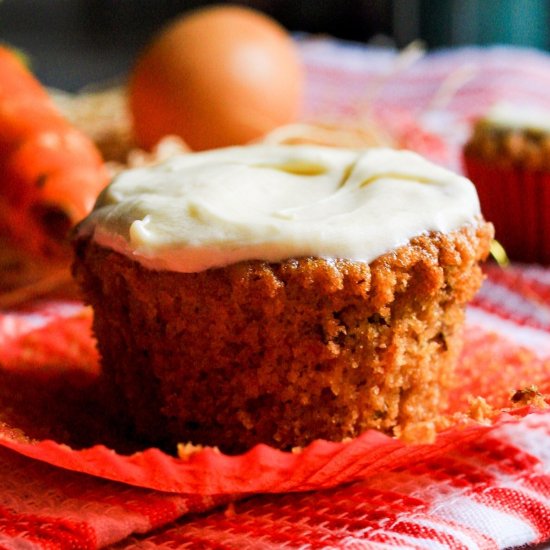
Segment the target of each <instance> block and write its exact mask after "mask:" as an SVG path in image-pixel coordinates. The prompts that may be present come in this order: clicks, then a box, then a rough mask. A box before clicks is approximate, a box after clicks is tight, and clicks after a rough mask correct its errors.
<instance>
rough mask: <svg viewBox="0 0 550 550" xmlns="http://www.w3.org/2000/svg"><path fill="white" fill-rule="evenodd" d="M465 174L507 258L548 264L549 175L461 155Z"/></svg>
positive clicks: (549, 225) (549, 260) (549, 240)
mask: <svg viewBox="0 0 550 550" xmlns="http://www.w3.org/2000/svg"><path fill="white" fill-rule="evenodd" d="M464 168H465V172H466V175H467V176H468V177H469V178H470V179H471V180H472V181H473V183H474V184H475V186H476V189H477V193H478V195H479V201H480V204H481V211H482V212H483V215H484V216H485V218H486V219H487V220H488V221H490V222H492V223H493V224H494V226H495V238H496V239H497V240H498V241H499V242H500V243H501V244H502V245H503V246H504V248H505V250H506V252H507V254H508V256H509V257H510V259H512V260H515V261H518V262H525V263H540V264H544V265H550V173H546V172H541V171H529V170H525V169H521V168H513V167H505V166H498V165H491V164H489V163H487V162H484V161H482V160H480V159H477V158H473V157H470V156H467V155H465V156H464Z"/></svg>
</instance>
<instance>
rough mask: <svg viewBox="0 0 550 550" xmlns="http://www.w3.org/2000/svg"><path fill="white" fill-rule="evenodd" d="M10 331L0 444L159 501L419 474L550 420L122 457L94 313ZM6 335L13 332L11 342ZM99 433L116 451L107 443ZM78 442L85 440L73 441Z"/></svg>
mask: <svg viewBox="0 0 550 550" xmlns="http://www.w3.org/2000/svg"><path fill="white" fill-rule="evenodd" d="M5 321H6V316H4V323H3V324H0V364H2V369H0V370H1V371H2V377H3V379H1V380H0V386H1V387H2V388H3V390H2V393H1V395H0V399H1V401H0V409H1V410H2V415H1V416H0V444H1V445H3V446H4V447H7V448H9V449H12V450H13V451H16V452H18V453H21V454H23V455H25V456H27V457H32V458H34V459H37V460H41V461H43V462H47V463H49V464H52V465H55V466H58V467H60V468H65V469H68V470H72V471H77V472H82V473H86V474H91V475H94V476H99V477H102V478H106V479H110V480H114V481H118V482H122V483H127V484H131V485H135V486H140V487H145V488H151V489H156V490H161V491H169V492H179V493H187V494H200V495H214V494H217V495H223V494H250V493H268V492H272V493H279V492H288V491H305V490H313V489H321V488H327V487H331V486H335V485H338V484H342V483H345V482H350V481H352V480H355V479H358V478H359V477H363V476H365V475H372V474H376V473H379V472H383V471H388V470H390V469H392V470H393V469H395V468H398V467H402V466H407V465H409V466H410V465H413V464H415V463H418V462H419V461H423V460H426V459H427V458H429V457H430V456H431V455H432V454H434V455H435V454H437V453H440V452H441V451H442V449H449V450H451V449H453V448H458V447H460V446H461V445H463V444H465V443H467V442H468V441H472V440H475V439H476V438H478V437H480V436H481V435H482V434H483V433H485V432H487V431H490V430H495V429H497V428H498V427H499V426H501V425H502V424H504V423H510V422H516V421H517V420H518V419H520V418H521V417H523V416H525V415H527V414H535V413H540V414H549V413H548V411H537V410H535V409H534V408H532V407H522V408H519V409H516V410H511V411H510V412H508V413H505V412H501V413H500V414H499V415H497V416H496V417H495V418H494V419H493V421H492V422H488V421H487V420H482V421H481V422H479V423H476V422H473V421H471V420H466V416H465V415H462V416H461V417H460V420H457V424H456V425H455V426H453V427H451V428H449V429H447V430H445V431H443V432H441V433H439V434H438V436H437V438H436V441H435V442H434V443H433V444H422V445H419V444H405V443H403V442H401V441H400V440H398V439H395V438H392V437H389V436H386V435H384V434H381V433H379V432H376V431H368V432H366V433H364V434H362V435H361V436H360V437H357V438H355V439H353V440H350V441H347V442H342V443H332V442H327V441H315V442H313V443H312V444H311V445H309V446H308V447H307V448H305V449H303V450H302V451H301V452H294V453H293V452H282V451H279V450H276V449H273V448H270V447H268V446H266V445H258V446H256V447H254V448H253V449H251V450H250V451H248V452H247V453H245V454H242V455H239V456H227V455H224V454H222V453H219V452H218V451H217V450H216V449H212V448H204V449H198V450H196V451H195V452H192V453H191V454H189V456H187V457H186V458H177V457H175V456H171V455H169V454H166V453H164V452H163V451H161V450H159V449H155V448H148V449H139V450H138V451H137V452H123V451H121V450H120V449H124V448H125V442H124V441H122V439H123V438H124V435H121V434H117V433H116V431H114V432H113V431H112V430H110V428H111V426H110V419H109V418H108V416H102V408H101V403H100V402H99V401H94V398H95V394H96V390H97V386H96V385H95V384H96V381H97V377H98V367H97V355H96V352H95V346H94V342H93V339H92V338H91V336H90V315H89V313H88V312H86V311H85V310H84V309H83V310H82V311H81V312H77V313H76V314H72V315H69V316H68V317H65V318H61V319H58V320H56V321H54V322H50V323H48V324H47V325H46V326H44V327H40V328H38V329H36V330H31V331H27V332H26V333H25V334H23V335H18V334H17V330H13V323H11V324H10V323H9V322H8V323H6V322H5ZM7 326H11V327H12V329H11V334H8V333H9V332H10V331H7V329H6V327H7ZM2 330H3V331H4V334H3V335H2V334H1V332H2ZM473 332H475V333H476V335H477V341H474V340H475V339H473V340H472V346H471V347H472V348H473V349H477V351H476V352H473V353H470V356H469V358H468V357H466V359H464V360H463V362H462V363H463V365H464V369H463V372H464V373H467V372H470V373H472V372H475V364H476V361H477V362H478V363H479V357H480V355H479V353H480V352H479V350H480V349H483V346H484V345H486V344H484V343H483V342H484V341H482V340H480V338H479V333H478V332H476V331H473ZM2 336H3V338H2ZM487 342H488V344H487V345H488V346H489V347H488V348H487V349H486V350H485V352H486V353H488V354H491V355H494V353H493V351H492V350H491V346H493V347H494V346H495V345H496V344H498V340H496V341H495V339H494V338H493V340H492V341H491V340H490V338H489V339H488V340H487ZM485 352H484V353H485ZM476 354H477V355H476ZM512 355H513V353H512ZM522 357H523V356H522ZM516 359H517V358H512V359H510V357H508V358H507V359H506V360H508V362H510V361H512V362H513V361H516ZM539 366H540V368H539V370H538V375H539V376H543V375H544V373H545V372H548V371H547V370H546V369H547V367H548V365H547V364H540V365H539ZM499 371H500V372H498V374H497V373H496V371H495V376H498V377H499V378H502V369H499ZM514 377H516V374H514ZM487 384H488V385H489V386H490V385H491V384H493V382H492V380H490V379H487ZM478 385H479V380H473V379H472V380H470V386H471V387H474V386H478ZM467 393H468V385H465V386H464V387H463V389H462V390H461V393H460V395H459V394H457V393H455V396H454V403H455V406H457V407H459V406H462V407H464V406H465V403H466V394H467ZM495 399H496V400H495V401H494V404H499V403H501V402H504V401H503V400H502V396H501V398H500V399H501V400H500V402H499V401H498V399H499V398H495ZM50 429H51V431H50ZM94 430H95V432H96V433H97V434H99V435H97V437H96V440H95V441H96V443H95V444H93V445H91V446H88V447H87V446H86V444H87V443H88V442H89V441H93V439H86V437H84V436H82V432H86V433H87V434H90V433H93V432H94ZM102 430H104V433H105V440H106V441H108V442H109V443H111V444H109V445H108V444H106V441H101V438H102V434H103V432H102ZM77 432H81V433H80V435H78V436H76V437H75V433H77ZM111 432H112V433H111ZM79 437H80V439H79ZM117 438H118V439H117ZM67 443H68V444H67ZM114 448H117V451H118V452H117V451H115V450H114ZM126 448H128V449H131V448H132V446H131V445H130V446H126ZM133 449H134V450H135V449H136V447H133Z"/></svg>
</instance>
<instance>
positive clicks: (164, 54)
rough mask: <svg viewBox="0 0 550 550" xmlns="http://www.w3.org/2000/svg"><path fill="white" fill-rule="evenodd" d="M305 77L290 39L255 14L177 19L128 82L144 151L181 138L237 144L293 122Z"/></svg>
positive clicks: (217, 11) (200, 145)
mask: <svg viewBox="0 0 550 550" xmlns="http://www.w3.org/2000/svg"><path fill="white" fill-rule="evenodd" d="M303 80H304V78H303V71H302V66H301V63H300V59H299V56H298V53H297V51H296V48H295V44H294V43H293V41H292V39H291V37H290V36H289V34H288V33H287V32H286V30H285V29H284V28H282V27H281V26H280V25H279V24H278V23H276V22H275V21H273V20H272V19H270V18H269V17H268V16H266V15H263V14H261V13H259V12H256V11H254V10H251V9H249V8H244V7H238V6H214V7H208V8H203V9H201V10H198V11H195V12H193V13H191V14H189V15H184V16H183V17H181V18H179V19H176V20H175V21H174V22H172V23H171V24H170V25H169V26H168V27H167V28H165V29H164V30H163V31H162V32H161V33H160V34H159V35H158V36H157V37H156V38H155V39H154V40H153V41H152V42H151V44H150V45H149V47H148V48H146V49H145V51H144V52H143V54H142V55H141V56H140V57H139V58H138V60H137V63H136V65H135V66H134V68H133V71H132V73H131V78H130V82H129V96H130V109H131V112H132V116H133V121H134V128H135V135H136V140H137V142H138V144H139V145H140V146H141V147H144V148H146V149H150V148H151V147H153V146H154V145H155V144H156V143H157V142H158V141H159V139H161V138H162V137H164V136H166V135H168V134H172V135H177V136H180V137H181V138H182V139H183V140H185V141H186V142H187V143H188V144H189V146H190V147H191V148H192V149H195V150H202V149H211V148H216V147H223V146H229V145H238V144H243V143H246V142H249V141H251V140H254V139H256V138H258V137H260V136H262V135H264V134H265V133H267V132H269V131H271V130H273V129H274V128H276V127H277V126H280V125H282V124H288V123H289V122H292V121H295V120H296V118H297V116H298V113H299V110H300V103H301V98H302V89H303Z"/></svg>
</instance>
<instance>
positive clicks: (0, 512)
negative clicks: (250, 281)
mask: <svg viewBox="0 0 550 550" xmlns="http://www.w3.org/2000/svg"><path fill="white" fill-rule="evenodd" d="M300 47H301V51H302V53H303V56H304V59H305V61H306V66H307V69H308V76H309V88H308V101H307V112H306V113H305V116H306V117H309V118H314V117H318V116H320V114H323V115H326V114H327V113H333V114H334V113H335V114H341V113H347V114H349V113H351V112H352V111H353V110H354V109H356V108H357V105H359V104H361V105H364V104H365V98H367V99H368V101H370V102H371V104H372V105H371V107H372V109H374V110H377V111H380V110H382V111H386V115H388V114H389V115H391V116H393V114H394V113H396V119H398V118H400V117H401V118H400V119H401V121H402V122H403V126H402V128H405V127H406V128H405V129H406V131H407V132H410V131H411V129H412V128H413V125H412V124H411V125H410V126H408V127H407V124H408V122H407V121H408V119H407V116H409V115H410V116H411V117H412V118H411V120H414V122H415V123H416V124H420V126H421V127H420V129H418V128H417V130H418V131H417V133H416V135H412V134H409V135H408V139H410V142H411V144H416V145H417V148H418V149H420V150H423V152H427V153H428V154H429V153H430V152H432V153H433V154H434V155H433V156H434V157H437V158H438V159H439V160H440V161H444V162H446V163H448V164H449V165H451V166H453V165H454V166H458V153H459V146H460V140H461V139H463V137H464V135H465V132H466V128H467V124H468V122H469V120H470V119H471V117H472V116H475V115H476V114H477V113H478V112H479V111H480V110H482V109H484V108H485V107H486V106H488V105H489V104H490V103H491V102H492V101H494V100H495V99H499V98H501V97H503V96H509V97H520V98H525V99H526V100H530V101H539V102H541V103H542V102H549V103H550V99H547V98H545V97H544V95H545V94H544V90H545V89H546V84H547V82H548V81H549V80H550V58H547V57H546V56H545V55H543V54H541V53H537V52H533V51H518V50H507V49H493V50H481V49H471V50H460V51H453V52H448V53H441V54H437V55H429V56H425V57H423V58H421V59H419V60H417V61H416V62H415V63H413V64H410V63H409V62H405V61H403V58H402V57H401V58H398V57H397V56H396V54H394V53H392V52H387V51H372V50H368V49H365V48H363V47H359V46H352V45H347V46H345V45H342V44H341V43H336V42H334V41H326V40H324V41H306V42H304V43H302V44H301V46H300ZM442 88H447V89H452V91H453V92H454V93H453V94H449V93H447V92H445V93H447V97H445V98H444V100H443V96H444V95H445V94H444V93H443V92H442ZM369 90H376V93H374V92H369ZM369 93H370V95H369ZM413 134H414V133H413ZM434 135H435V138H436V139H435V141H434ZM413 138H414V139H413ZM415 139H416V141H415ZM438 140H440V141H441V144H443V148H442V147H440V146H439V145H441V144H439V145H437V147H433V144H434V143H436V142H438ZM88 329H89V317H88V314H87V313H86V312H85V311H83V310H82V309H81V307H80V305H79V304H74V303H72V304H71V303H51V302H50V303H47V304H38V305H37V306H36V307H35V308H34V309H27V310H25V311H19V312H4V313H2V314H0V365H2V368H1V369H0V375H1V377H0V384H3V388H2V386H1V385H0V398H1V399H3V401H1V400H0V404H1V405H2V406H4V407H5V408H4V410H1V411H0V434H1V437H0V549H27V548H28V549H32V548H39V549H46V548H47V549H66V548H67V549H68V548H75V549H77V548H78V549H80V548H82V549H84V548H91V549H92V548H98V547H108V546H110V547H111V548H117V549H129V548H144V549H153V548H166V549H168V548H170V549H173V548H197V549H198V548H216V549H221V548H236V549H240V548H258V549H271V548H288V549H309V548H312V549H313V548H367V549H369V548H372V549H383V548H409V549H417V548H419V549H436V548H437V549H439V548H451V549H455V548H457V549H459V548H460V549H461V548H464V549H478V548H482V549H493V548H494V549H498V548H513V547H519V546H523V545H535V544H540V543H543V542H545V541H550V410H549V409H544V408H535V407H522V408H518V409H514V408H511V409H510V410H509V411H508V412H507V413H505V414H502V415H501V416H499V418H498V420H497V421H496V422H494V423H493V424H488V423H487V424H485V423H483V422H480V423H479V424H477V423H465V424H464V425H460V426H458V427H455V428H454V429H453V430H451V431H450V432H445V433H443V434H442V435H441V436H440V437H439V438H438V440H437V441H436V443H435V444H433V445H424V446H409V447H403V446H399V445H393V443H391V442H389V443H388V441H387V439H389V438H381V439H380V440H379V442H380V452H377V449H376V448H365V449H364V450H363V451H361V447H360V445H359V443H360V441H357V442H352V443H350V444H349V446H348V447H342V448H340V447H337V449H338V452H332V450H331V449H333V448H332V447H329V448H325V447H321V448H319V449H318V452H317V454H318V455H319V454H323V453H325V454H324V455H323V456H325V458H326V460H325V462H324V463H323V462H322V461H321V462H318V463H317V464H319V467H318V469H317V470H316V471H309V470H307V468H305V466H304V463H307V455H306V458H301V457H300V456H298V457H293V458H292V460H294V461H295V462H293V463H295V464H297V465H298V467H304V470H303V471H298V472H297V471H296V470H292V471H290V470H289V471H288V472H287V474H288V476H287V477H288V479H289V480H292V479H294V478H296V479H298V480H299V484H298V485H297V486H294V487H292V488H293V489H294V492H279V491H278V487H279V488H280V489H281V490H282V489H284V488H285V487H287V486H288V485H287V486H285V479H286V478H285V473H284V468H283V467H282V465H283V463H284V462H285V461H286V460H287V458H285V457H283V455H282V454H281V455H277V454H269V453H264V454H258V455H257V456H258V457H260V458H261V457H263V458H265V462H263V463H262V464H260V467H261V469H262V475H264V476H266V478H267V480H268V481H269V475H270V471H273V472H277V476H279V477H276V476H275V474H273V477H272V479H271V481H272V483H271V485H270V484H269V483H267V484H266V485H264V486H263V487H264V489H263V490H260V489H257V490H250V491H247V492H246V494H242V492H239V491H237V490H234V491H223V483H221V484H220V485H219V486H218V487H219V490H218V492H217V493H216V491H201V490H194V491H191V490H187V491H186V492H181V490H180V491H174V490H172V491H171V492H169V491H168V490H164V491H161V490H158V488H157V489H151V488H144V487H136V486H132V485H130V484H128V483H122V480H128V479H129V478H132V476H134V477H133V478H132V479H138V478H137V477H136V476H137V475H138V474H139V468H140V467H142V466H140V463H139V462H135V463H132V465H131V466H129V463H125V464H126V466H125V467H124V468H122V467H121V468H120V469H118V470H117V467H119V466H120V464H121V461H120V460H118V458H120V457H119V456H118V455H116V453H114V451H108V450H106V449H103V450H101V452H100V451H99V450H98V451H97V452H98V455H99V456H101V457H103V458H104V457H105V456H107V455H109V456H111V458H112V460H111V461H107V462H108V464H109V465H110V467H111V470H110V471H106V470H101V464H94V463H93V462H90V463H88V470H84V471H89V472H90V471H97V472H98V473H100V474H101V475H90V474H86V473H82V468H80V470H81V471H76V470H79V467H80V464H81V462H82V461H83V460H84V458H83V457H84V454H85V453H86V451H79V452H73V451H70V450H69V449H68V448H66V447H63V446H62V445H59V444H58V443H44V442H41V441H40V440H41V439H44V438H47V437H52V438H53V439H56V437H57V436H59V438H60V441H64V439H63V437H64V432H63V429H66V430H67V431H69V432H70V431H71V429H74V426H73V427H71V425H70V420H71V419H67V418H64V417H63V416H57V417H56V416H55V414H54V413H55V411H51V410H50V409H52V408H53V409H55V408H56V407H59V410H60V411H61V413H63V412H64V411H65V412H66V411H73V412H74V411H76V410H77V407H78V406H79V405H81V408H82V409H83V410H84V409H85V407H86V394H85V391H83V390H82V388H83V387H84V388H85V387H86V386H85V384H86V381H85V380H83V379H85V378H86V376H84V375H88V374H89V375H90V376H93V375H94V373H95V372H96V371H95V369H96V368H97V364H96V356H95V352H94V350H93V342H92V341H91V339H90V338H89V337H88V336H87V332H86V331H87V330H88ZM46 344H47V345H46ZM76 364H78V367H79V372H80V374H82V375H83V379H81V378H82V377H81V378H78V377H75V378H74V379H71V380H70V384H74V388H75V389H74V396H75V397H74V403H71V393H70V392H69V393H67V392H65V393H63V391H62V389H63V380H64V379H65V378H66V377H67V375H68V374H69V370H70V367H71V365H73V366H74V365H76ZM41 369H42V370H43V372H42V371H41ZM29 372H32V374H33V377H35V378H36V379H37V380H38V383H37V384H36V386H37V387H36V388H29V387H27V384H25V386H24V387H23V386H22V385H19V386H18V385H17V384H18V381H21V380H28V379H25V377H24V375H25V373H27V374H28V373H29ZM52 372H54V374H55V375H56V377H57V378H55V377H54V378H55V380H56V384H57V385H58V387H56V388H57V389H56V390H55V391H58V389H59V392H60V393H58V394H56V393H55V391H54V392H53V393H52V395H53V397H54V400H53V401H52V402H51V403H45V404H44V403H41V402H40V400H39V399H38V397H39V396H41V395H42V394H41V393H40V389H41V388H40V386H41V385H42V386H43V385H45V384H46V382H45V381H47V380H50V381H51V379H52V378H51V376H50V378H48V376H46V375H47V374H48V373H49V374H51V373H52ZM42 375H44V378H43V380H44V382H43V381H42ZM458 375H459V377H461V378H462V384H461V391H460V392H457V393H456V394H455V395H453V396H452V397H451V401H452V403H453V407H454V408H455V410H462V409H464V408H467V403H466V397H467V394H468V393H471V394H472V395H477V396H483V397H485V398H486V400H487V402H488V403H489V404H490V405H492V406H494V407H495V408H498V409H501V408H504V407H510V406H511V402H510V401H509V391H510V390H514V389H519V388H524V387H526V386H530V385H532V384H536V385H537V387H538V391H539V392H540V393H542V394H550V268H542V267H537V266H513V267H511V268H508V269H505V270H503V269H500V268H496V267H494V266H490V267H489V268H488V278H487V281H486V283H485V285H484V287H483V288H482V290H481V292H480V293H479V295H478V297H477V298H476V299H475V301H474V302H473V303H472V305H471V306H470V307H469V309H468V315H467V328H466V345H465V349H464V353H463V357H462V359H461V363H460V366H459V369H458ZM19 383H20V384H21V382H19ZM71 387H72V386H71ZM33 392H34V393H33ZM29 395H31V396H32V395H34V396H36V397H37V399H34V400H30V399H29ZM57 395H59V396H63V398H60V399H58V400H57V401H58V402H57V403H56V401H55V397H56V396H57ZM8 398H9V399H8ZM6 399H7V401H6ZM6 403H9V406H6ZM18 408H19V409H21V408H26V409H27V410H26V411H24V412H25V413H26V414H23V415H20V417H19V416H18V415H17V412H18ZM50 414H51V418H50ZM33 415H34V416H33ZM18 418H21V419H22V420H21V423H18V421H17V419H18ZM29 419H31V421H32V422H35V423H36V425H37V426H38V425H40V429H37V430H36V431H35V432H33V433H31V432H32V426H31V425H30V424H28V425H26V424H25V423H24V421H25V420H27V421H28V420H29ZM50 421H51V423H52V426H50V427H51V432H48V429H47V428H48V422H50ZM78 421H79V422H80V421H82V422H89V423H90V424H89V425H90V430H91V429H92V428H93V425H94V424H93V422H99V423H101V419H100V418H99V419H98V418H92V419H90V418H87V417H85V416H83V417H82V419H80V417H78ZM64 422H67V426H66V427H63V426H61V428H63V429H60V426H59V424H60V423H61V424H63V423H64ZM53 424H56V425H53ZM40 430H42V431H40ZM24 434H26V435H30V437H32V438H34V439H35V440H33V441H30V442H29V441H28V440H27V439H25V438H24V437H23V435H24ZM52 434H53V435H52ZM20 440H21V441H22V443H21V444H20V443H18V442H19V441H20ZM369 441H371V440H370V439H369ZM14 449H15V450H14ZM29 449H31V450H32V449H38V451H37V453H36V455H33V456H35V457H34V458H30V457H29V456H24V455H23V454H22V452H26V451H27V450H29ZM358 449H359V451H358ZM19 451H21V452H19ZM352 451H353V452H355V453H356V454H354V455H353V454H352ZM360 451H361V452H360ZM54 452H55V453H58V455H55V454H49V453H54ZM40 453H43V456H41V455H40ZM62 453H65V455H64V456H65V458H64V459H63V460H67V459H66V457H67V456H73V455H74V457H75V458H74V461H73V462H70V461H69V460H67V461H66V462H63V464H64V466H65V467H60V465H59V464H60V463H59V462H57V464H58V465H57V466H56V465H55V464H56V461H55V460H51V457H52V456H54V457H55V456H59V455H60V454H62ZM27 454H28V453H27ZM31 454H32V453H31ZM92 454H93V452H92ZM155 456H156V458H155V457H153V458H152V459H151V461H150V462H147V464H146V466H145V468H148V469H149V470H150V471H149V473H150V474H151V478H152V479H153V481H154V479H155V478H157V479H159V480H160V479H163V478H166V477H167V478H170V476H175V475H177V474H176V473H174V472H177V467H178V465H177V462H178V461H177V459H172V460H173V462H167V460H168V459H167V458H166V457H160V456H157V455H155ZM350 456H352V457H353V460H352V459H350ZM117 457H118V458H117ZM277 457H280V461H281V463H280V464H279V463H278V462H277V460H278V458H277ZM103 458H102V459H103ZM268 459H270V460H272V461H271V462H269V460H268ZM46 460H47V462H46ZM209 460H210V458H208V457H207V459H205V461H204V465H203V466H204V467H205V468H207V467H208V466H207V463H208V461H209ZM237 460H238V459H237ZM288 460H290V459H288ZM79 461H80V462H79ZM48 462H50V463H48ZM211 463H212V464H216V462H215V458H214V459H212V462H211ZM155 464H156V465H157V466H158V471H155V470H154V468H155V466H154V465H155ZM166 464H169V467H167V466H166ZM231 464H234V463H233V462H228V463H227V464H226V465H225V466H224V467H225V468H226V469H227V471H228V472H229V473H231V468H232V467H233V466H231ZM235 464H237V463H235ZM306 465H307V464H306ZM94 468H96V470H94ZM100 470H101V471H100ZM226 473H227V472H226ZM233 473H234V474H235V476H236V479H237V480H236V481H233V483H234V484H235V485H232V487H239V486H242V487H247V488H250V487H254V479H252V480H251V479H246V472H245V473H244V474H245V475H244V476H242V475H241V477H239V476H237V475H236V474H237V471H236V469H235V471H234V472H233ZM254 475H255V474H253V473H250V476H251V477H253V476H254ZM107 478H109V479H107ZM117 479H118V480H119V481H115V480H117ZM228 479H229V478H228ZM346 480H347V481H348V482H347V483H343V481H346ZM191 481H192V480H189V483H188V485H187V486H188V487H190V488H191V487H192V483H191ZM331 481H332V482H331ZM334 483H336V486H333V485H334ZM152 485H154V483H153V484H152ZM212 486H216V485H215V484H213V485H212ZM300 487H301V488H303V489H304V491H302V492H295V491H296V489H299V488H300ZM166 489H169V487H166ZM305 489H307V491H306V490H305ZM260 492H261V493H263V494H258V493H260ZM266 492H268V493H269V494H266ZM277 493H279V494H277Z"/></svg>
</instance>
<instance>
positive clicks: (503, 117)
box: [483, 103, 550, 133]
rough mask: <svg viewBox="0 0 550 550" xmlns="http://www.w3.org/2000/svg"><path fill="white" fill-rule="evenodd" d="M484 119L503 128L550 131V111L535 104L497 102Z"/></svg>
mask: <svg viewBox="0 0 550 550" xmlns="http://www.w3.org/2000/svg"><path fill="white" fill-rule="evenodd" d="M483 121H484V122H487V123H489V124H491V125H494V126H499V127H502V128H511V129H518V130H523V129H526V130H532V131H534V132H540V133H548V132H550V111H548V110H547V109H546V110H545V109H542V108H540V107H536V106H533V105H525V104H524V105H516V104H513V103H497V104H496V105H494V106H493V107H491V109H489V111H488V112H487V113H486V115H485V116H484V117H483Z"/></svg>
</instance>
